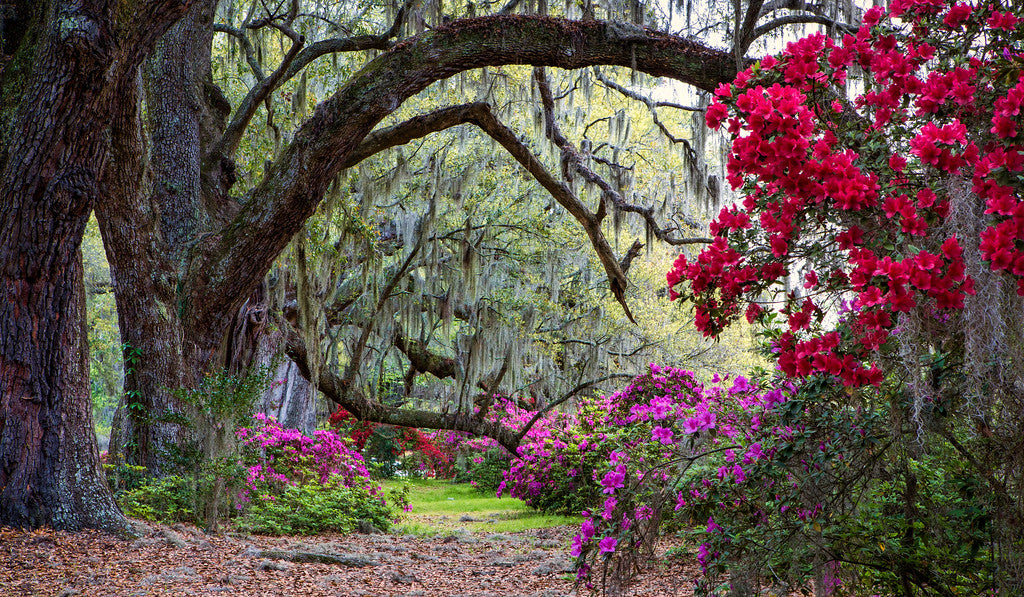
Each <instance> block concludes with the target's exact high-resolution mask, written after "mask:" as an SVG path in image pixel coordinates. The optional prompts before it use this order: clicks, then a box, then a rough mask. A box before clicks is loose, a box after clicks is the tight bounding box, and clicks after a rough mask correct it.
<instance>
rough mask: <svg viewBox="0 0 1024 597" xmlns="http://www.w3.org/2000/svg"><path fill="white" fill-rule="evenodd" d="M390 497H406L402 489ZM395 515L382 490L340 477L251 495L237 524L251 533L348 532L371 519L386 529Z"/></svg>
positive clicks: (397, 498) (374, 524)
mask: <svg viewBox="0 0 1024 597" xmlns="http://www.w3.org/2000/svg"><path fill="white" fill-rule="evenodd" d="M405 491H406V492H407V491H408V490H407V489H406V490H405ZM389 497H391V498H392V499H391V500H390V501H391V503H402V502H404V501H405V500H404V497H403V496H402V494H401V493H399V492H392V495H391V496H389ZM394 518H395V512H394V509H393V507H392V506H390V505H388V501H386V500H385V499H384V498H383V497H382V496H381V495H380V494H379V492H377V491H374V490H371V489H368V488H366V487H360V486H356V487H346V486H345V485H344V483H343V482H342V481H341V480H340V479H338V478H331V479H329V480H328V481H327V483H325V484H322V485H321V484H320V483H318V482H313V483H306V484H303V485H289V486H287V487H285V488H284V489H283V491H281V492H279V493H275V494H270V493H262V494H259V495H254V496H252V501H251V502H250V503H249V505H248V506H247V507H246V508H245V511H244V513H243V514H242V515H241V516H240V517H239V518H238V519H237V520H236V521H235V527H236V528H237V529H239V530H240V531H245V532H249V533H258V534H263V535H291V534H316V533H322V532H327V531H332V532H338V533H347V532H350V531H353V530H355V529H356V528H357V527H358V526H359V525H360V523H369V524H371V525H373V526H374V527H376V528H378V529H380V530H385V531H386V530H388V529H389V528H390V527H391V524H392V522H394Z"/></svg>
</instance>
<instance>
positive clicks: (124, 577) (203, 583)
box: [0, 523, 695, 597]
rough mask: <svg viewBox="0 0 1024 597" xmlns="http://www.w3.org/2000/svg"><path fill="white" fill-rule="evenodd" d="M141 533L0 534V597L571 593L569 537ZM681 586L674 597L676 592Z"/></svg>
mask: <svg viewBox="0 0 1024 597" xmlns="http://www.w3.org/2000/svg"><path fill="white" fill-rule="evenodd" d="M139 529H140V531H142V533H143V536H142V537H141V538H139V539H135V540H129V541H122V540H119V539H116V538H114V537H111V536H109V535H105V534H102V533H97V532H83V533H63V532H53V531H48V530H41V531H32V532H28V531H19V530H14V529H0V597H13V596H22V595H55V596H61V597H64V596H70V595H81V596H90V597H91V596H103V595H127V596H143V595H147V596H148V595H268V596H270V595H274V596H277V595H303V596H306V595H346V596H348V595H353V596H354V595H374V596H377V595H388V596H392V595H394V596H410V597H411V596H424V597H434V596H455V597H466V596H480V597H483V596H486V595H492V596H498V595H501V596H505V595H509V596H511V595H515V596H537V597H541V596H549V597H556V596H560V595H571V594H577V593H574V592H573V578H574V575H573V573H572V563H571V560H570V559H569V557H568V554H567V546H568V538H569V535H570V533H571V529H568V528H552V529H537V530H532V531H524V532H520V533H510V534H486V533H468V532H455V533H453V534H451V535H448V536H445V537H432V538H423V537H415V536H410V535H383V534H377V535H358V534H353V535H318V536H314V537H259V536H241V535H224V536H216V535H206V534H205V533H203V532H202V531H200V530H198V529H196V528H194V527H189V526H186V525H174V526H173V527H167V526H163V525H147V524H142V523H139ZM332 556H333V559H332ZM282 558H285V559H282ZM291 560H300V561H291ZM315 560H332V561H333V562H334V563H321V562H318V561H315ZM694 573H695V570H693V569H692V568H690V567H687V566H684V565H683V564H682V563H675V564H672V565H666V564H658V565H657V566H655V567H653V568H652V569H651V570H649V571H648V572H647V573H645V574H644V575H643V577H642V579H641V582H640V583H639V584H638V586H637V587H636V589H635V590H634V591H633V592H632V593H631V594H632V595H644V596H648V595H649V596H655V595H690V594H691V593H690V592H689V591H688V590H685V589H687V588H688V587H689V586H691V585H692V580H691V579H692V578H693V576H692V575H693V574H694ZM680 584H681V585H682V587H683V590H679V591H675V590H674V588H675V587H678V586H679V585H680ZM587 593H588V592H587V591H586V590H584V591H582V592H581V593H578V594H587Z"/></svg>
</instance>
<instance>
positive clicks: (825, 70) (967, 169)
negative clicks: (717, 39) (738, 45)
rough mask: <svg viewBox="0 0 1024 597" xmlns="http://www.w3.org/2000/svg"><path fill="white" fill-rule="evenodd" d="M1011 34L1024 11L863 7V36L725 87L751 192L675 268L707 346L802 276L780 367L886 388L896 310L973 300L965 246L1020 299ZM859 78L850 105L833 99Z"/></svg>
mask: <svg viewBox="0 0 1024 597" xmlns="http://www.w3.org/2000/svg"><path fill="white" fill-rule="evenodd" d="M1022 39H1024V36H1022V32H1021V27H1019V26H1018V17H1016V16H1015V15H1013V14H1011V13H1009V12H1005V11H1001V10H1000V9H997V8H993V7H992V6H972V5H968V4H962V3H960V4H955V5H949V4H947V3H945V2H939V1H930V0H929V1H917V0H901V1H899V2H894V3H893V5H892V7H891V11H890V15H885V14H884V13H883V11H882V10H881V9H880V8H878V7H875V8H872V9H871V10H869V11H868V12H867V13H866V14H865V18H864V24H863V26H862V27H861V28H860V30H859V31H858V32H857V34H856V35H846V36H845V37H844V38H843V39H842V40H841V41H839V42H836V41H833V40H832V39H831V38H829V37H827V36H825V35H823V34H817V35H813V36H810V37H808V38H805V39H802V40H800V41H798V42H795V43H791V44H790V45H789V46H788V47H787V48H786V50H785V51H784V52H783V53H782V55H781V56H780V57H778V58H775V57H768V58H765V59H764V60H762V61H761V62H760V63H759V64H757V65H755V66H753V67H751V68H750V69H748V70H746V71H744V72H742V73H740V75H738V76H737V77H736V80H735V81H734V83H733V84H731V85H722V86H721V87H720V88H719V89H718V91H717V92H716V95H717V101H716V102H715V103H714V104H713V105H712V106H711V107H710V108H709V109H708V112H707V122H708V126H710V127H712V128H716V129H717V128H719V127H721V126H723V125H724V126H725V127H726V128H727V130H728V132H729V134H730V135H732V136H733V137H734V142H733V147H732V151H731V153H730V154H729V157H728V172H729V181H730V183H731V184H732V186H733V188H736V189H742V193H743V195H744V199H743V201H742V206H735V205H734V206H731V207H727V208H725V209H723V210H722V212H721V213H720V214H719V216H718V218H717V219H716V220H715V221H714V222H713V223H712V224H711V232H712V234H713V235H714V236H715V241H714V242H713V243H712V244H711V245H710V246H708V247H707V248H706V249H704V250H703V251H702V252H701V253H700V255H699V256H697V258H696V259H695V260H693V261H691V260H690V259H689V258H687V257H686V256H685V255H681V256H680V257H679V259H677V261H676V263H675V266H674V267H673V269H672V270H671V271H670V272H669V274H668V283H669V286H670V287H671V288H672V298H677V297H680V296H682V297H684V298H686V299H688V300H692V301H693V302H694V303H695V305H696V313H697V315H696V323H697V326H698V328H700V329H701V330H702V331H703V332H704V333H705V334H707V335H716V334H718V333H719V332H720V331H721V330H722V329H723V328H724V327H725V326H726V325H728V324H729V323H730V322H731V321H733V320H735V319H736V318H737V317H739V316H740V314H741V313H742V314H745V315H746V318H747V319H748V320H750V321H757V320H761V321H765V318H766V317H769V316H770V315H771V311H770V309H769V308H768V307H769V305H770V304H771V301H772V300H774V299H773V295H775V294H777V293H778V290H777V289H779V288H780V287H784V286H785V283H786V282H787V280H790V279H792V277H793V276H797V275H798V274H799V281H798V282H797V284H796V285H797V286H802V287H803V288H802V289H801V290H802V291H801V292H799V293H798V292H789V293H788V294H784V295H783V296H782V297H780V298H781V299H782V303H783V306H782V309H781V311H780V315H781V316H782V329H781V333H780V334H779V337H778V339H777V342H776V349H777V351H778V353H777V356H778V361H779V365H780V367H781V369H782V371H783V372H784V373H785V374H786V375H789V376H791V377H806V376H808V375H811V374H815V373H822V374H827V375H832V376H836V377H837V378H838V379H840V380H841V381H842V383H843V384H844V385H847V386H862V385H865V384H872V385H878V384H879V383H880V382H881V380H882V373H881V371H880V369H879V367H878V364H877V362H876V361H877V358H876V357H875V356H874V355H875V353H876V352H877V351H879V350H880V349H884V348H885V347H886V345H887V343H888V342H889V339H890V336H891V335H892V332H893V331H894V329H895V328H896V327H897V320H898V319H899V315H900V314H901V313H908V312H910V311H911V310H915V309H916V310H921V311H924V312H925V313H927V314H929V315H930V316H931V317H932V318H933V319H936V320H939V321H943V322H944V320H946V319H948V318H949V317H950V314H952V313H955V312H956V311H958V310H960V309H963V307H964V304H965V299H966V298H967V297H968V296H971V295H973V294H974V293H975V291H976V288H975V282H976V281H975V279H974V278H972V277H971V276H969V275H967V266H968V264H967V263H965V247H966V248H967V249H968V250H969V251H970V252H971V254H972V255H971V257H972V259H973V258H978V257H975V254H977V255H978V256H979V257H980V259H982V260H985V261H986V262H987V263H988V267H989V268H990V269H991V271H994V272H1004V273H1006V274H1008V275H1009V276H1010V277H1011V279H1012V280H1013V281H1014V282H1015V283H1016V285H1017V292H1018V294H1022V295H1024V202H1022V201H1021V189H1022V188H1024V179H1022V178H1021V176H1020V173H1021V172H1024V146H1022V145H1021V142H1020V139H1019V136H1018V133H1017V128H1018V126H1017V125H1018V124H1019V123H1020V121H1021V104H1022V102H1024V77H1022V76H1021V65H1022V64H1024V55H1022V54H1021V53H1020V51H1019V48H1018V47H1019V45H1020V43H1021V41H1022ZM965 48H966V49H967V51H965ZM858 71H859V72H862V73H863V80H862V84H863V89H862V91H861V93H859V95H857V96H856V97H854V98H853V99H852V100H850V101H848V100H847V99H846V97H845V96H844V95H842V94H840V93H837V91H836V90H837V89H844V88H845V85H846V83H847V79H848V78H850V76H851V73H854V72H858ZM975 200H979V201H981V202H983V204H984V206H985V208H984V214H985V218H986V219H985V221H984V223H983V225H982V226H981V230H980V233H979V234H978V235H977V236H976V237H974V238H968V237H967V235H968V234H971V233H972V232H973V230H971V229H970V228H971V226H972V225H974V224H975V222H974V221H970V222H966V226H964V225H959V224H961V222H958V221H957V219H956V218H953V217H951V216H956V215H959V216H960V219H969V220H973V218H970V217H968V216H965V215H964V212H965V211H968V210H969V204H970V203H971V202H973V201H975ZM958 228H960V229H958ZM683 282H686V283H687V284H686V286H684V285H683V284H682V283H683ZM840 301H846V302H845V303H844V304H843V305H842V307H841V308H840V305H839V302H840ZM837 310H838V311H839V320H838V325H836V323H837V322H836V321H835V320H834V319H833V318H830V317H827V316H826V313H829V312H835V311H837Z"/></svg>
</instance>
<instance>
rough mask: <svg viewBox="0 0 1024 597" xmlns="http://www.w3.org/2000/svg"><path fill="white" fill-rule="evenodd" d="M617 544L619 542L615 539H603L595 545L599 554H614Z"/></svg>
mask: <svg viewBox="0 0 1024 597" xmlns="http://www.w3.org/2000/svg"><path fill="white" fill-rule="evenodd" d="M618 544H619V540H618V539H616V538H615V537H605V538H604V539H601V541H600V542H599V543H598V544H597V547H598V549H600V550H601V553H614V552H615V546H616V545H618Z"/></svg>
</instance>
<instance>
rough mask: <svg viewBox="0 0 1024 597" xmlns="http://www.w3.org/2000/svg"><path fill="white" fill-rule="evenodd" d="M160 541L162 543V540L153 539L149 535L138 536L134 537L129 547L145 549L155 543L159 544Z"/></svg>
mask: <svg viewBox="0 0 1024 597" xmlns="http://www.w3.org/2000/svg"><path fill="white" fill-rule="evenodd" d="M161 543H163V542H162V541H160V540H159V539H153V538H151V537H140V538H138V539H136V540H135V541H132V544H131V548H132V549H145V548H147V547H154V546H156V545H160V544H161Z"/></svg>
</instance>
